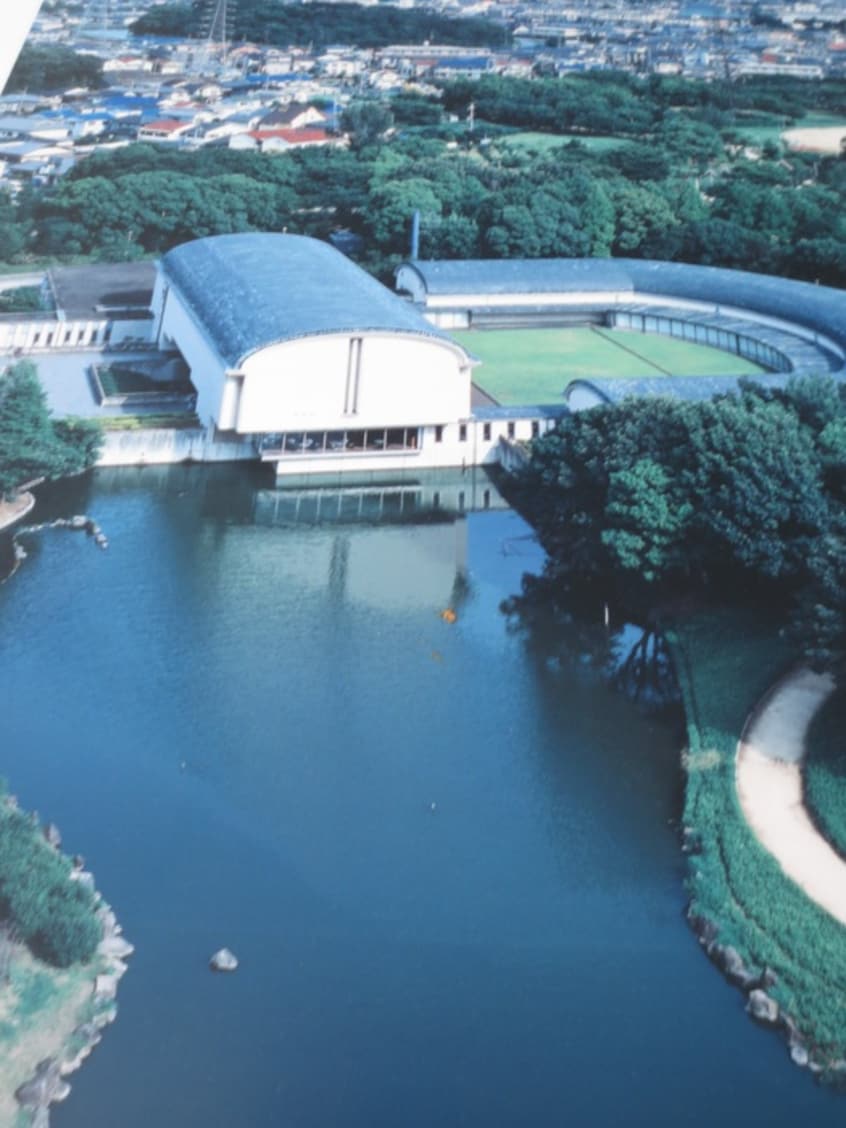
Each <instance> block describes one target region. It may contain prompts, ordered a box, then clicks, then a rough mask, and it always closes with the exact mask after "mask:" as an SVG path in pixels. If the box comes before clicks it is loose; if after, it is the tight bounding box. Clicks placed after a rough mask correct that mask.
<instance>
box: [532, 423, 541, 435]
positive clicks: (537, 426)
mask: <svg viewBox="0 0 846 1128" xmlns="http://www.w3.org/2000/svg"><path fill="white" fill-rule="evenodd" d="M539 434H540V423H538V421H537V419H533V420H532V438H533V439H536V438H537V437H538V435H539Z"/></svg>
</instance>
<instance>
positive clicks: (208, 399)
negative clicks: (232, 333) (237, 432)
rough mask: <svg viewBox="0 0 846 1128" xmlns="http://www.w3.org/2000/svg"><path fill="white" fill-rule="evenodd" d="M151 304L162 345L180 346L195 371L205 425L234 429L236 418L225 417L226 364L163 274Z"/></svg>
mask: <svg viewBox="0 0 846 1128" xmlns="http://www.w3.org/2000/svg"><path fill="white" fill-rule="evenodd" d="M151 306H152V310H153V316H154V319H155V327H156V328H155V336H156V340H157V342H158V345H159V347H160V348H164V347H171V346H175V347H176V348H178V349H179V351H180V352H181V353H182V355H183V356H184V358H185V360H186V362H187V364H188V367H189V368H190V370H191V371H190V376H191V382H192V383H193V385H194V387H195V388H196V389H197V415H198V417H199V419H200V422H201V423H202V424H203V426H205V427H211V428H214V427H215V426H219V427H222V428H225V429H227V430H228V429H230V428H231V427H232V426H233V425H234V422H233V420H230V419H223V418H222V417H221V405H222V401H223V389H224V386H225V384H226V363H225V361H224V360H223V358H222V357H221V356H220V355H219V354H218V353H217V351H216V349H215V347H214V345H213V344H212V342H211V341H210V340H209V338H208V337H207V336H206V335H205V334H204V333H203V331H202V329H201V328H200V327H199V326H198V324H197V322H196V321H195V319H194V317H193V315H192V314H191V313H190V311H189V310H188V309H187V308H186V307H185V306H184V305H183V303H182V301H181V299H180V297H179V294H178V293H177V291H176V290H174V289H173V288H171V287H168V286H166V285H165V284H164V282H163V281H162V275H161V274H159V275H158V277H157V279H156V285H155V289H154V291H153V300H152V303H151Z"/></svg>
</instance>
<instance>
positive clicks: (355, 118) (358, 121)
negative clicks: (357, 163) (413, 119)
mask: <svg viewBox="0 0 846 1128" xmlns="http://www.w3.org/2000/svg"><path fill="white" fill-rule="evenodd" d="M393 124H394V115H393V114H392V113H391V111H390V108H389V107H388V106H387V105H386V104H385V103H384V102H380V101H377V100H375V99H374V100H371V101H368V102H351V103H350V104H349V106H347V108H346V109H345V110H344V112H343V113H342V114H341V128H342V129H343V130H344V131H345V132H346V133H350V134H352V145H353V147H354V148H356V149H363V148H365V147H366V146H367V145H372V144H374V142H376V141H379V140H380V139H381V138H382V137H384V135H385V134H386V133H387V131H388V130H389V129H390V128H391V126H392V125H393Z"/></svg>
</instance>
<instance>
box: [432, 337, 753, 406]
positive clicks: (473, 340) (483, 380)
mask: <svg viewBox="0 0 846 1128" xmlns="http://www.w3.org/2000/svg"><path fill="white" fill-rule="evenodd" d="M452 336H453V337H454V338H455V339H456V340H457V341H459V343H460V344H462V345H463V346H464V347H465V348H466V349H468V350H469V351H470V352H471V353H472V354H473V355H474V356H476V357H478V358H479V359H480V360H481V361H482V363H481V364H480V365H479V367H478V368H476V369H475V372H474V377H473V378H474V380H475V381H476V383H477V384H479V385H480V386H481V387H483V388H484V389H485V391H487V392H488V393H489V394H490V395H492V396H493V397H494V398H495V399H497V400H499V402H500V403H503V404H531V403H556V402H558V401H559V400H560V399H561V396H562V394H563V391H564V388H565V387H566V385H567V384H568V383H569V381H570V380H573V379H576V378H577V377H584V378H588V379H589V378H591V377H594V376H606V377H615V378H619V379H626V378H629V377H638V376H641V377H642V376H660V375H661V374H662V373H661V369H662V368H663V369H666V370H667V371H668V372H672V373H674V374H676V375H680V376H696V375H709V376H716V375H740V374H742V373H747V372H757V371H760V370H759V369H758V368H757V367H756V366H755V365H753V364H750V363H749V362H748V361H744V360H743V359H742V358H741V357H736V356H733V355H732V354H730V353H725V352H722V351H720V350H719V349H710V348H704V347H703V346H701V345H691V344H689V343H688V342H686V341H678V340H675V339H674V338H672V337H659V336H657V335H654V334H647V333H632V332H627V331H625V330H613V331H612V330H603V331H602V333H601V334H600V333H596V332H594V330H592V329H589V328H586V327H584V328H574V329H470V330H464V331H461V332H453V333H452ZM635 353H636V354H637V355H633V354H635Z"/></svg>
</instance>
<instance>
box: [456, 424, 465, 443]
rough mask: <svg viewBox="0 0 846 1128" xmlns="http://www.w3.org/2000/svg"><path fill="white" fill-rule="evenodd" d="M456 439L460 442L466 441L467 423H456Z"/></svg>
mask: <svg viewBox="0 0 846 1128" xmlns="http://www.w3.org/2000/svg"><path fill="white" fill-rule="evenodd" d="M458 441H459V442H460V443H466V442H467V424H466V423H459V424H458Z"/></svg>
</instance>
